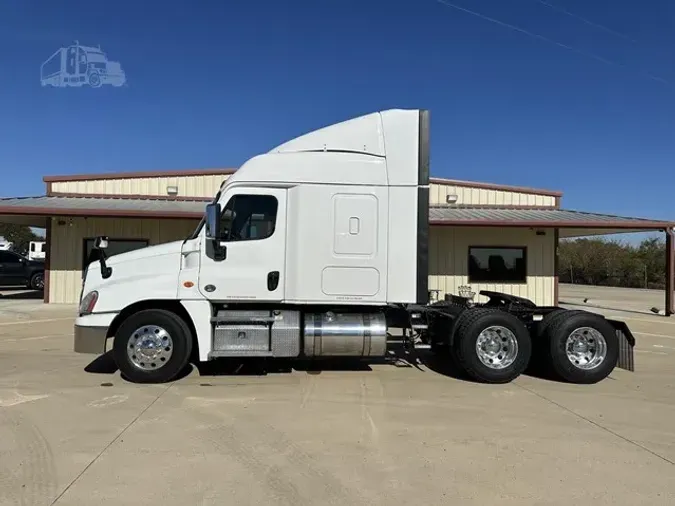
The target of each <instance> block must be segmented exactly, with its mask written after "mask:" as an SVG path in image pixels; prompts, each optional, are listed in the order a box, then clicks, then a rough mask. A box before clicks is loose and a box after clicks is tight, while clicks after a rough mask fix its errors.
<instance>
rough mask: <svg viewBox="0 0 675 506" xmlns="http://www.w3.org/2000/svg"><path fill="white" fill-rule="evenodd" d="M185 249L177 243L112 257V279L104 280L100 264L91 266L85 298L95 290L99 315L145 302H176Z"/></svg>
mask: <svg viewBox="0 0 675 506" xmlns="http://www.w3.org/2000/svg"><path fill="white" fill-rule="evenodd" d="M182 245H183V241H176V242H170V243H166V244H159V245H157V246H148V247H146V248H141V249H138V250H134V251H129V252H127V253H120V254H119V255H113V256H111V257H110V258H108V259H107V260H106V265H107V266H108V267H110V268H111V269H112V275H111V276H110V277H109V278H105V279H103V278H102V277H101V264H100V262H98V261H96V262H92V263H91V265H90V266H89V268H88V269H87V275H86V278H85V281H84V287H83V291H82V294H83V296H84V295H86V294H87V293H89V292H91V291H92V290H96V291H97V292H98V302H97V303H96V307H95V308H94V312H96V313H101V312H103V313H106V312H118V311H121V310H122V309H124V308H125V307H127V306H129V305H130V304H133V303H135V302H140V301H143V300H175V299H176V297H177V293H178V279H179V275H180V269H181V250H182Z"/></svg>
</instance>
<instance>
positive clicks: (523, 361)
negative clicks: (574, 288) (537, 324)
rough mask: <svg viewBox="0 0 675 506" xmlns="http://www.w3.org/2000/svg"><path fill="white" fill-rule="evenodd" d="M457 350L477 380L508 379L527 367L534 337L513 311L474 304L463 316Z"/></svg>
mask: <svg viewBox="0 0 675 506" xmlns="http://www.w3.org/2000/svg"><path fill="white" fill-rule="evenodd" d="M453 350H454V352H455V356H456V357H457V361H458V363H459V365H460V366H461V367H462V369H464V370H465V371H466V373H467V374H468V375H469V376H470V377H471V378H472V379H473V380H475V381H480V382H482V383H508V382H510V381H513V380H514V379H516V378H517V377H518V376H520V375H521V374H522V373H523V371H525V369H526V367H527V365H528V363H529V361H530V356H531V354H532V341H531V339H530V333H529V332H528V330H527V328H526V327H525V325H524V324H523V323H522V322H521V321H520V320H519V319H518V318H516V317H515V316H513V315H512V314H510V313H506V312H504V311H500V310H498V309H492V308H474V309H469V310H468V314H464V315H462V317H461V318H460V321H459V322H458V327H457V330H456V332H455V340H454V343H453Z"/></svg>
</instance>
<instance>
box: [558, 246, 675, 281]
mask: <svg viewBox="0 0 675 506" xmlns="http://www.w3.org/2000/svg"><path fill="white" fill-rule="evenodd" d="M665 258H666V247H665V243H664V241H663V240H662V239H658V238H651V239H645V240H644V241H642V242H641V243H640V244H639V245H633V244H627V243H622V242H619V241H608V240H606V239H603V238H597V239H596V238H594V239H587V238H584V239H576V240H563V241H561V242H560V247H559V273H558V275H559V276H560V280H561V281H562V282H563V283H578V284H589V285H605V286H623V287H628V288H664V287H665V281H666V262H665Z"/></svg>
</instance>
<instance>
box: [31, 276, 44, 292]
mask: <svg viewBox="0 0 675 506" xmlns="http://www.w3.org/2000/svg"><path fill="white" fill-rule="evenodd" d="M28 286H29V287H30V288H31V289H32V290H44V289H45V274H44V272H36V273H35V274H33V275H32V276H31V278H30V282H29V284H28Z"/></svg>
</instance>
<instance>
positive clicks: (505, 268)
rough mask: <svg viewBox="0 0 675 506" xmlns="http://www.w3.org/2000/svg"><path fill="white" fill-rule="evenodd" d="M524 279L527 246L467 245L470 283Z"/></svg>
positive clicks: (525, 275)
mask: <svg viewBox="0 0 675 506" xmlns="http://www.w3.org/2000/svg"><path fill="white" fill-rule="evenodd" d="M526 281H527V248H520V247H511V246H495V247H487V246H471V247H469V282H470V283H471V282H473V283H525V282H526Z"/></svg>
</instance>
